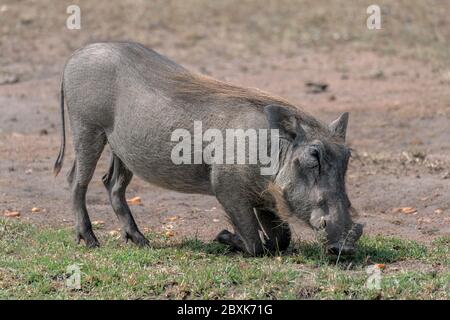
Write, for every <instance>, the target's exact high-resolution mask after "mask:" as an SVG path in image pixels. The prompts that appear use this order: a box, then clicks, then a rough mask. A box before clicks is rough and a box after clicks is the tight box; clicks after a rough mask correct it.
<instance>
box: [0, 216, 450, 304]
mask: <svg viewBox="0 0 450 320" xmlns="http://www.w3.org/2000/svg"><path fill="white" fill-rule="evenodd" d="M147 236H148V237H149V239H150V240H151V242H152V248H151V249H138V248H136V247H135V246H133V245H124V244H123V243H122V241H120V239H116V238H114V237H111V236H108V235H106V234H104V235H101V241H102V244H103V246H102V247H101V248H99V249H96V250H88V249H86V248H84V247H83V246H77V245H75V243H74V241H73V234H72V230H70V229H50V228H46V229H41V228H38V227H35V226H33V225H30V224H25V223H21V222H18V221H11V220H0V299H67V298H74V299H167V298H171V299H182V298H187V299H215V298H218V299H225V298H231V299H238V298H247V299H305V298H309V299H311V298H312V299H379V298H394V299H448V298H449V297H450V292H449V290H450V288H449V282H450V268H449V267H450V251H449V248H450V245H449V244H450V238H440V239H438V240H436V241H434V242H433V243H432V245H431V246H424V245H421V244H418V243H416V242H413V241H406V240H400V239H394V238H386V237H381V236H378V237H363V238H362V239H361V241H360V245H359V249H358V252H357V254H356V256H355V257H353V258H351V259H349V258H347V259H340V260H339V261H338V262H336V259H335V258H332V257H329V256H327V255H325V254H324V252H323V250H322V249H321V247H320V246H318V245H317V244H315V243H312V242H301V243H296V244H294V245H293V246H292V248H291V249H290V250H289V252H287V253H286V254H284V255H281V256H277V257H261V258H249V257H245V256H243V255H241V254H237V253H230V252H229V251H228V249H227V248H226V247H225V246H222V245H220V244H218V243H215V242H208V243H205V242H202V241H199V240H196V239H186V240H184V241H181V242H176V241H172V240H169V239H167V238H166V237H164V236H162V235H157V234H148V235H147ZM374 263H382V264H386V268H385V269H384V270H383V272H382V280H381V289H379V290H378V289H368V288H367V287H366V281H367V278H368V275H367V273H366V267H367V266H368V265H370V264H374ZM73 264H77V265H78V266H79V267H80V270H81V289H78V290H72V289H69V288H67V286H66V279H67V277H68V276H69V273H68V271H67V267H68V266H70V265H73Z"/></svg>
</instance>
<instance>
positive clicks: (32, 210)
mask: <svg viewBox="0 0 450 320" xmlns="http://www.w3.org/2000/svg"><path fill="white" fill-rule="evenodd" d="M42 211H45V209H41V208H38V207H33V208H31V212H33V213H38V212H42Z"/></svg>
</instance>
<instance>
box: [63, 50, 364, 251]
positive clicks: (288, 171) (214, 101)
mask: <svg viewBox="0 0 450 320" xmlns="http://www.w3.org/2000/svg"><path fill="white" fill-rule="evenodd" d="M64 101H65V102H66V104H67V110H68V114H69V120H70V124H71V129H72V138H73V145H74V149H75V161H74V162H73V165H72V168H71V170H70V172H69V174H68V182H69V184H70V186H71V192H72V206H73V210H74V213H75V220H76V238H77V241H78V242H80V240H84V242H85V244H86V245H87V246H88V247H96V246H98V245H99V242H98V240H97V238H96V236H95V235H94V232H93V230H92V226H91V222H90V219H89V215H88V211H87V209H86V191H87V188H88V184H89V182H90V180H91V178H92V176H93V174H94V170H95V167H96V164H97V161H98V159H99V157H100V155H101V153H102V151H103V149H104V147H105V145H106V144H107V143H108V144H109V146H110V148H111V151H112V158H111V163H110V167H109V171H108V173H106V174H105V175H104V177H103V182H104V185H105V187H106V189H107V191H108V193H109V198H110V202H111V205H112V207H113V209H114V212H115V213H116V215H117V216H118V218H119V220H120V221H121V223H122V232H123V237H124V239H126V240H127V241H128V240H129V239H130V240H131V241H132V242H134V243H135V244H137V245H139V246H147V245H148V244H149V242H148V240H147V239H146V238H145V237H144V235H143V234H142V233H141V232H140V231H139V229H138V227H137V225H136V223H135V221H134V219H133V216H132V214H131V212H130V209H129V207H128V205H127V202H126V198H125V190H126V188H127V186H128V184H129V183H130V181H131V179H132V177H133V174H136V175H138V176H139V177H141V178H142V179H143V180H145V181H148V182H151V183H153V184H155V185H158V186H161V187H164V188H167V189H171V190H176V191H179V192H185V193H199V194H205V195H213V196H215V197H216V198H217V200H218V201H219V202H220V203H221V205H222V206H223V208H224V210H225V211H226V213H227V216H228V217H229V219H230V222H231V224H232V225H233V228H234V233H231V232H229V231H227V230H223V231H222V232H220V233H219V235H218V236H217V238H216V239H217V240H218V241H219V242H222V243H225V244H227V245H230V246H231V247H232V248H234V249H236V250H241V251H243V252H245V253H247V254H250V255H260V254H264V253H266V252H269V253H270V252H275V251H278V250H279V251H282V250H285V249H286V248H287V247H288V245H289V243H290V240H291V231H290V227H289V224H288V223H287V221H288V220H289V219H290V218H298V219H301V220H303V221H305V222H307V223H308V224H309V225H310V226H311V227H312V228H314V229H315V230H318V231H320V232H321V233H322V234H323V235H324V238H325V239H326V240H325V241H324V242H326V243H325V244H326V246H327V248H328V250H329V251H330V252H332V253H341V254H350V253H352V252H353V251H354V248H355V242H356V241H357V240H358V239H359V237H360V236H361V233H362V226H361V225H360V224H356V223H353V222H352V219H351V215H350V208H351V204H350V201H349V199H348V197H347V193H346V190H345V174H346V170H347V164H348V161H349V157H350V152H349V149H348V148H347V147H346V146H345V145H344V140H345V133H346V128H347V122H348V114H347V113H344V114H343V115H341V116H340V117H339V118H338V119H337V120H335V121H333V122H332V123H331V124H329V125H325V124H322V123H321V122H320V121H318V120H316V119H314V118H313V117H312V116H310V115H308V114H307V113H305V112H303V111H301V110H300V109H298V108H297V107H295V106H294V105H292V104H290V103H289V102H287V101H285V100H283V99H281V98H277V97H274V96H272V95H269V94H267V93H264V92H261V91H259V90H256V89H246V88H241V87H238V86H233V85H230V84H227V83H224V82H220V81H217V80H214V79H211V78H208V77H205V76H201V75H198V74H194V73H192V72H190V71H188V70H186V69H185V68H183V67H181V66H180V65H178V64H176V63H174V62H173V61H171V60H169V59H168V58H166V57H164V56H162V55H160V54H158V53H156V52H155V51H153V50H150V49H147V48H145V47H144V46H142V45H140V44H136V43H118V42H115V43H96V44H90V45H88V46H86V47H84V48H82V49H79V50H77V51H76V52H75V53H74V54H73V55H72V56H71V58H70V59H69V61H68V62H67V64H66V66H65V69H64V74H63V78H62V82H61V114H62V130H63V134H62V143H61V148H60V152H59V155H58V159H57V160H56V163H55V166H54V173H55V175H56V174H58V172H59V171H60V169H61V166H62V163H63V158H64V149H65V125H64ZM194 121H201V123H202V126H203V130H206V129H209V128H214V129H218V130H220V131H225V130H226V129H228V128H240V129H250V128H251V129H256V130H259V129H278V132H279V140H278V139H277V141H279V154H278V155H277V159H278V160H279V170H278V171H276V172H274V173H273V174H272V175H261V172H260V165H258V164H214V163H213V164H205V163H202V164H174V163H173V161H171V152H172V149H173V147H174V146H175V145H176V142H174V141H172V140H171V134H172V132H174V130H176V129H179V128H183V129H187V130H190V131H192V130H193V122H194Z"/></svg>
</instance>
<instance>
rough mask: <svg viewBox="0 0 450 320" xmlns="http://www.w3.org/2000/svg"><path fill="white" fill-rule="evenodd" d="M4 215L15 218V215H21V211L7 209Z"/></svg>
mask: <svg viewBox="0 0 450 320" xmlns="http://www.w3.org/2000/svg"><path fill="white" fill-rule="evenodd" d="M3 215H4V216H5V217H8V218H15V217H20V212H19V211H9V210H6V211H5V212H4V213H3Z"/></svg>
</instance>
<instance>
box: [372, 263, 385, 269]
mask: <svg viewBox="0 0 450 320" xmlns="http://www.w3.org/2000/svg"><path fill="white" fill-rule="evenodd" d="M375 268H378V269H380V270H383V269H385V268H386V265H385V264H384V263H377V264H375Z"/></svg>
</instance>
